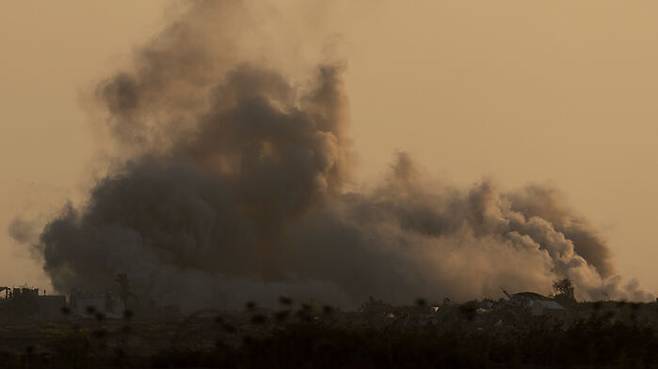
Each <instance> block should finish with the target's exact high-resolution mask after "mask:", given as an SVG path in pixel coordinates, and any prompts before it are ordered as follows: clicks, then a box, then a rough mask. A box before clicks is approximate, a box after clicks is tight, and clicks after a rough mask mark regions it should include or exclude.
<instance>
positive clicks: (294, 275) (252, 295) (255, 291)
mask: <svg viewBox="0 0 658 369" xmlns="http://www.w3.org/2000/svg"><path fill="white" fill-rule="evenodd" d="M238 19H239V20H240V21H244V20H245V19H249V14H248V12H247V8H246V7H244V6H243V5H242V4H239V3H235V2H229V1H200V2H198V3H195V6H194V7H193V8H192V9H190V10H189V11H188V12H187V13H186V14H185V15H184V16H183V17H182V18H181V19H180V20H179V21H177V22H176V23H175V24H173V25H172V26H170V27H169V28H167V29H166V30H165V31H164V32H163V33H162V34H161V35H159V36H158V38H156V39H155V40H154V41H153V42H152V43H150V44H149V45H147V46H146V47H145V48H144V49H143V50H141V51H140V52H139V54H138V55H137V58H136V59H137V60H136V67H135V68H134V69H133V70H128V71H125V72H122V73H119V74H117V75H115V76H114V77H112V78H110V79H108V80H106V81H104V82H103V83H101V84H100V86H99V87H98V91H97V96H98V97H99V100H100V101H101V102H102V105H103V107H104V109H105V111H106V112H107V122H108V123H109V125H108V127H109V129H110V132H111V134H112V137H113V140H114V142H115V144H116V146H117V147H118V148H119V149H120V155H118V156H119V157H120V158H121V161H120V164H118V165H114V166H113V169H111V170H110V172H109V173H108V174H107V176H105V177H104V178H102V179H101V180H100V181H99V182H98V183H97V184H96V185H95V186H94V187H93V189H92V190H91V192H90V194H89V199H88V201H87V203H86V204H85V205H84V206H81V207H80V208H74V207H73V206H69V207H67V208H65V209H63V210H62V212H61V214H60V215H59V216H57V217H56V218H55V219H53V220H52V221H51V222H50V223H49V224H48V225H47V226H46V227H45V229H44V230H43V232H42V234H41V237H40V241H39V242H38V245H36V247H37V248H38V250H39V251H40V252H41V254H42V256H43V261H44V268H45V270H46V272H47V273H48V275H49V276H50V277H51V279H52V282H53V285H54V287H55V288H56V289H57V290H59V291H62V292H68V291H70V290H71V289H73V288H81V289H87V290H104V289H107V288H110V287H112V286H113V283H114V282H113V279H114V277H115V276H116V275H117V274H118V273H127V274H128V275H129V276H130V279H131V283H132V284H133V285H134V286H135V289H137V290H138V291H139V292H140V293H141V294H143V295H144V296H150V297H151V298H153V299H156V300H161V301H167V300H168V299H169V298H172V297H174V296H177V300H179V296H181V295H184V296H185V297H186V298H185V299H180V300H179V301H187V302H188V303H189V304H190V305H203V304H225V305H227V306H235V305H237V304H241V303H242V302H244V301H245V300H247V299H262V300H263V301H267V300H270V301H272V300H273V299H274V298H275V297H276V296H278V295H291V296H295V297H299V298H313V299H318V300H321V301H326V302H330V303H337V304H342V305H346V306H354V305H355V304H358V303H360V302H362V301H363V300H364V299H366V298H367V296H370V295H372V296H378V297H381V298H383V299H385V300H388V301H391V302H393V303H407V302H409V301H412V300H413V299H414V298H416V297H419V296H423V297H427V298H432V299H435V298H436V299H438V298H442V297H445V296H449V297H452V298H456V299H467V298H475V297H482V296H497V295H499V288H500V287H505V288H507V289H510V290H523V289H533V290H539V291H541V292H548V291H549V290H550V286H551V284H552V282H553V281H554V280H555V279H557V278H563V277H568V278H571V279H572V280H573V281H574V283H575V285H576V287H577V292H578V294H579V297H581V298H590V299H597V298H602V297H605V296H608V297H615V298H627V299H646V298H650V297H651V296H649V295H646V294H644V293H643V292H641V291H639V290H638V289H637V288H636V287H634V285H633V284H629V285H628V286H620V285H619V284H620V281H619V278H618V277H616V276H614V271H613V269H612V266H611V261H610V255H609V251H608V247H607V246H606V245H605V243H604V242H603V240H602V239H601V238H600V237H599V236H598V235H597V234H596V232H595V231H594V230H592V228H591V227H590V226H589V225H588V223H587V222H586V221H585V220H584V219H583V218H582V217H579V216H576V215H574V214H573V212H572V211H571V210H570V209H569V208H568V207H567V206H565V205H564V204H563V202H562V201H561V200H560V198H559V195H558V194H557V193H556V192H555V191H553V190H551V189H546V188H543V187H537V186H532V187H528V188H525V189H523V190H521V191H517V192H512V193H505V192H501V191H499V190H498V189H497V188H496V187H495V185H494V184H492V183H490V182H489V181H484V182H482V183H480V184H477V185H475V186H474V187H473V188H471V189H468V190H460V189H454V188H439V187H437V186H429V185H427V184H426V183H425V182H424V181H423V179H422V178H421V175H420V174H419V173H418V171H417V170H416V169H415V167H414V165H413V163H412V161H411V160H410V158H409V157H408V156H407V155H405V154H403V153H401V154H398V157H397V159H396V162H395V164H394V166H393V167H392V171H391V173H390V176H389V178H388V179H387V180H386V181H384V182H383V183H382V184H380V185H379V186H377V188H376V189H375V190H373V191H369V192H366V193H351V192H348V191H347V190H346V189H345V185H346V183H348V182H349V179H350V178H349V173H350V170H351V164H350V156H351V155H350V151H351V147H350V142H349V139H348V137H347V128H348V127H347V123H348V119H347V99H346V96H345V92H344V88H343V83H342V79H341V72H342V69H343V68H342V66H341V65H339V64H338V65H337V64H335V63H330V64H326V65H321V66H319V67H317V68H316V71H315V76H314V77H313V78H312V80H311V81H310V82H306V83H295V82H292V79H291V78H290V76H287V75H286V74H285V73H281V72H277V70H275V69H274V67H273V64H275V63H267V62H263V61H262V60H260V61H259V59H258V58H253V57H251V56H250V54H249V53H248V52H245V51H244V50H242V49H240V48H239V47H238V46H236V45H237V41H238V40H241V39H242V38H243V37H245V36H244V34H242V33H241V32H242V31H241V30H244V28H247V27H248V25H247V26H239V27H238V26H237V24H238V23H240V22H239V21H237V20H238ZM236 27H238V28H237V30H236Z"/></svg>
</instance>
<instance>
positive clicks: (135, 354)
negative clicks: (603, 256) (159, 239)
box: [0, 298, 658, 369]
mask: <svg viewBox="0 0 658 369" xmlns="http://www.w3.org/2000/svg"><path fill="white" fill-rule="evenodd" d="M87 313H88V314H86V315H77V316H74V314H71V313H70V312H69V311H67V310H66V309H65V310H64V311H63V313H62V317H61V319H57V320H51V321H40V320H21V321H16V320H12V319H7V317H0V318H2V319H3V320H2V321H1V323H0V368H328V369H329V368H331V369H336V368H414V369H416V368H658V336H657V335H656V333H657V328H658V304H655V303H654V304H630V303H623V302H604V303H580V304H573V305H572V306H569V307H568V309H565V310H563V311H554V312H536V311H535V312H533V311H531V310H530V309H528V308H527V307H525V306H518V305H514V304H511V303H500V302H492V301H473V302H469V303H466V304H461V305H457V304H450V303H445V304H441V305H440V306H433V305H429V304H426V303H425V302H424V301H422V300H421V301H419V302H418V303H417V304H416V305H414V306H408V307H391V306H388V305H385V304H382V303H378V302H376V301H374V300H371V301H370V302H369V303H367V304H365V305H364V306H363V308H362V309H361V310H360V311H358V312H350V313H347V312H341V311H338V310H335V309H333V308H331V307H329V306H324V307H323V306H310V305H297V304H294V303H293V302H292V301H289V300H288V299H285V298H284V299H282V301H281V303H280V306H279V308H276V309H271V310H264V309H259V308H258V307H257V306H255V305H253V304H251V305H249V306H247V307H246V308H245V311H243V312H239V313H227V312H220V311H213V310H204V311H199V312H196V313H194V314H189V315H181V316H179V317H172V318H168V319H166V320H165V319H161V318H154V317H148V316H140V315H139V314H134V316H133V314H132V313H130V312H127V314H125V316H124V317H123V318H114V319H109V318H107V317H105V316H104V315H102V314H100V313H96V312H95V311H93V310H92V309H90V311H88V312H87Z"/></svg>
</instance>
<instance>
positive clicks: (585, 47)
mask: <svg viewBox="0 0 658 369" xmlns="http://www.w3.org/2000/svg"><path fill="white" fill-rule="evenodd" d="M287 1H293V2H294V1H298V2H299V0H287ZM169 3H170V1H165V0H140V1H130V0H120V1H119V0H115V1H104V0H96V1H90V0H62V1H57V2H44V1H20V2H18V1H17V2H8V3H6V4H3V5H2V8H1V10H0V50H1V51H0V127H1V128H2V129H1V131H0V204H2V207H1V208H0V227H2V228H3V229H5V228H6V226H7V224H8V222H9V221H10V220H11V218H12V217H13V216H14V215H16V214H23V215H27V216H35V215H36V216H45V215H46V214H48V213H50V212H52V211H54V210H55V209H56V208H57V207H58V206H59V205H61V204H62V203H63V201H64V200H65V199H66V198H67V197H73V198H76V197H79V196H80V194H81V193H83V190H84V188H85V185H86V183H87V181H88V179H89V170H90V168H91V167H92V161H93V160H92V159H93V157H94V153H95V151H94V136H93V134H92V131H91V129H90V128H89V125H88V124H87V121H86V120H87V119H88V117H87V116H86V115H85V113H84V111H83V109H82V107H81V96H83V95H84V93H85V92H86V91H88V90H89V89H90V88H91V87H93V85H94V82H95V81H97V80H99V79H101V78H103V77H104V76H106V75H108V74H109V73H111V72H112V71H113V70H115V69H117V68H118V67H120V66H122V65H124V64H125V63H126V62H127V61H128V60H129V58H130V53H131V51H132V50H134V49H135V48H136V47H137V46H138V45H139V43H141V42H144V41H145V40H147V39H148V38H149V37H150V36H152V35H154V34H155V33H156V32H157V30H158V29H159V28H160V27H161V26H162V24H163V23H164V12H165V9H166V7H167V4H169ZM372 3H373V4H374V3H377V4H376V5H373V4H370V5H369V6H368V7H367V9H368V11H367V12H363V8H360V9H359V10H358V11H355V10H353V9H352V8H351V7H349V6H337V7H335V8H332V9H329V10H330V11H331V16H330V17H329V18H328V20H327V22H326V24H325V26H324V27H325V28H326V30H325V31H323V32H326V33H327V34H328V35H333V34H340V35H341V37H340V39H341V40H342V41H341V42H342V45H343V46H342V47H341V54H343V55H344V56H345V57H346V58H347V60H348V62H349V69H348V73H347V76H346V79H347V85H348V90H349V94H350V100H351V108H352V120H353V126H352V135H353V137H354V143H355V147H356V151H357V153H358V155H359V173H360V177H361V179H364V180H367V179H371V178H374V177H376V176H378V175H380V174H381V173H382V172H383V171H384V170H386V168H387V165H388V163H389V162H390V160H391V158H392V154H393V153H394V152H395V151H398V150H405V151H408V152H409V153H411V154H412V155H413V156H414V157H415V158H416V159H417V161H418V162H419V163H420V165H421V166H422V167H423V168H424V169H426V170H427V171H428V172H429V173H431V174H432V175H433V176H434V177H435V178H438V179H442V180H445V181H449V182H453V183H455V184H469V183H473V182H475V181H477V180H479V179H480V178H482V176H490V177H493V178H495V179H496V180H497V181H498V182H499V183H500V184H501V186H504V187H514V186H521V185H523V184H525V183H528V182H540V183H543V182H550V183H552V184H554V185H555V186H557V187H559V188H561V189H562V190H563V191H564V193H565V194H566V195H567V196H568V199H569V201H570V203H571V204H572V206H573V207H574V208H575V209H577V210H578V211H579V212H580V213H582V214H584V215H585V216H587V217H588V218H589V219H591V220H592V222H593V223H594V224H595V225H596V226H598V228H599V229H600V230H601V232H602V234H603V235H604V236H605V238H607V239H608V240H609V241H610V244H611V247H612V249H613V252H614V254H615V256H616V258H615V259H616V265H617V266H618V269H619V271H620V272H621V274H622V275H624V276H627V277H637V278H638V279H639V280H640V282H641V283H642V285H643V286H644V287H645V288H647V289H649V290H651V291H652V292H654V293H656V292H657V290H658V272H656V268H655V266H654V264H655V262H656V261H657V260H658V247H656V243H657V241H656V237H655V236H654V232H653V229H654V221H655V220H654V209H656V208H658V145H656V143H658V125H656V123H655V122H656V121H657V120H658V104H655V103H653V100H654V98H655V96H658V72H656V65H658V49H656V48H655V45H656V42H657V41H658V23H657V22H655V14H656V12H657V11H658V4H656V3H655V2H650V1H637V2H632V3H631V2H620V1H616V0H581V1H577V2H576V1H572V0H553V1H546V2H528V1H522V0H518V1H507V0H501V1H485V0H479V1H463V0H454V1H436V0H418V1H414V2H413V3H411V2H408V1H394V0H386V1H382V2H372ZM410 4H413V5H410ZM300 24H302V26H301V27H308V26H309V24H310V25H313V22H300ZM291 29H293V30H294V29H295V28H291ZM289 31H290V30H289ZM291 36H295V37H300V38H304V37H305V36H306V35H305V33H304V32H299V34H295V35H291ZM302 44H303V43H302ZM24 282H27V283H31V284H37V285H40V286H44V285H45V284H46V282H45V277H44V276H43V274H42V273H41V272H40V271H39V266H38V265H37V263H35V262H33V261H31V260H30V258H29V255H28V253H27V252H26V251H25V250H21V248H20V247H19V246H18V245H15V244H14V243H12V241H10V239H9V238H8V237H7V236H6V235H5V234H4V233H3V234H2V235H1V236H0V285H6V284H7V285H11V284H21V283H24Z"/></svg>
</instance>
